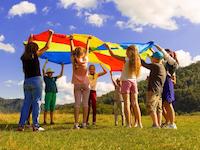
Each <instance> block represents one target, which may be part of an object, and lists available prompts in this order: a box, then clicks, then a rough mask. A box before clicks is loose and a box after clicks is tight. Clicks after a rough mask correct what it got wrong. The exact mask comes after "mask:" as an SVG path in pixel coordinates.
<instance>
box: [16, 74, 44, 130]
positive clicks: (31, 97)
mask: <svg viewBox="0 0 200 150" xmlns="http://www.w3.org/2000/svg"><path fill="white" fill-rule="evenodd" d="M41 98H42V77H40V76H37V77H31V78H28V79H25V81H24V103H23V106H22V109H21V116H20V121H19V126H22V127H23V126H24V125H25V123H26V120H27V119H28V114H29V110H30V107H31V106H32V118H33V125H34V126H35V127H39V114H40V105H41Z"/></svg>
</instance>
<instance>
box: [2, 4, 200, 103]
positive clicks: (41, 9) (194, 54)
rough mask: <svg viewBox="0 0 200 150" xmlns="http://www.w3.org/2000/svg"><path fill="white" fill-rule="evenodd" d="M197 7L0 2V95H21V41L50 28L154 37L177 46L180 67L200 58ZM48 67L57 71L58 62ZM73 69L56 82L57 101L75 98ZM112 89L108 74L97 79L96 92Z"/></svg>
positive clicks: (116, 37) (131, 38)
mask: <svg viewBox="0 0 200 150" xmlns="http://www.w3.org/2000/svg"><path fill="white" fill-rule="evenodd" d="M197 6H200V2H199V1H198V0H190V1H188V0H177V1H173V0H165V1H163V2H162V3H160V1H159V0H151V3H150V1H148V0H143V1H141V0H70V1H69V0H39V1H38V0H29V1H20V0H1V1H0V66H1V76H0V97H5V98H16V97H21V98H23V89H22V83H23V78H24V77H23V73H22V64H21V62H20V56H21V54H22V52H23V50H24V49H23V44H22V42H23V41H24V40H26V39H27V37H28V36H29V34H30V33H40V32H42V31H46V30H48V29H53V30H54V31H55V32H57V33H65V34H70V33H86V34H91V35H95V36H97V37H99V38H100V39H102V40H104V41H110V42H148V41H155V42H156V43H158V44H159V45H161V46H162V47H165V48H171V49H173V50H176V51H177V54H178V55H179V59H180V62H181V65H182V66H187V65H189V64H191V63H192V62H195V61H197V60H200V44H198V43H199V41H198V40H199V35H200V17H199V14H200V9H199V8H198V7H197ZM43 63H44V61H43V60H41V65H43ZM48 66H49V67H52V68H53V69H54V70H55V71H56V72H58V73H59V71H60V70H59V69H60V66H58V65H56V64H52V63H49V64H48ZM41 67H42V66H41ZM99 69H100V68H99V67H97V70H99ZM71 73H72V72H71V66H70V65H67V66H65V77H64V78H62V80H61V81H60V82H59V83H58V84H59V85H58V86H59V89H60V91H61V92H60V100H59V101H60V103H66V102H69V101H70V102H71V101H72V99H73V97H72V88H69V86H71V85H70V79H71ZM63 83H64V85H63ZM102 87H104V89H105V90H102V89H103V88H102ZM111 87H112V84H111V83H110V78H109V76H108V75H106V76H104V77H102V78H100V79H99V88H98V89H99V95H101V94H103V93H105V92H107V91H110V90H111ZM65 89H66V90H65ZM61 99H62V100H61ZM61 101H62V102H61Z"/></svg>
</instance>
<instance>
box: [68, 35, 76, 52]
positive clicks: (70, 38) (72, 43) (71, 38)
mask: <svg viewBox="0 0 200 150" xmlns="http://www.w3.org/2000/svg"><path fill="white" fill-rule="evenodd" d="M73 38H74V37H73V35H70V36H69V40H70V50H71V53H72V52H73V51H74V49H75V48H74V41H73Z"/></svg>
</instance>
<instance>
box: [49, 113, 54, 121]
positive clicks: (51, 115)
mask: <svg viewBox="0 0 200 150" xmlns="http://www.w3.org/2000/svg"><path fill="white" fill-rule="evenodd" d="M50 119H51V124H54V121H53V111H50Z"/></svg>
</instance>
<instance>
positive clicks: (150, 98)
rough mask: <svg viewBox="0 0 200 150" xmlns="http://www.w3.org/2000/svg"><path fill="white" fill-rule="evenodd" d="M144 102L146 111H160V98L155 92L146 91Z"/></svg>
mask: <svg viewBox="0 0 200 150" xmlns="http://www.w3.org/2000/svg"><path fill="white" fill-rule="evenodd" d="M146 103H147V111H148V113H149V114H150V113H152V112H153V113H162V99H161V96H160V95H159V94H157V93H153V92H151V91H148V92H147V94H146Z"/></svg>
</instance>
